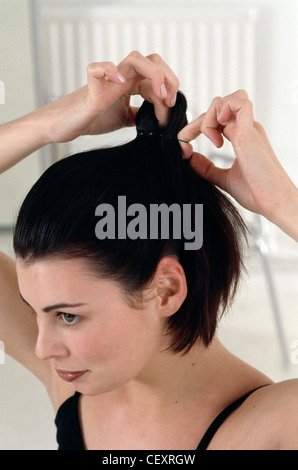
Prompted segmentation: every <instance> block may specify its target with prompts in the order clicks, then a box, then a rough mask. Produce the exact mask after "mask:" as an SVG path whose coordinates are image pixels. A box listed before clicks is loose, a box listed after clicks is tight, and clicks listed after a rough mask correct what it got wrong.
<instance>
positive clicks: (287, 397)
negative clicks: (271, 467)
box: [247, 379, 298, 450]
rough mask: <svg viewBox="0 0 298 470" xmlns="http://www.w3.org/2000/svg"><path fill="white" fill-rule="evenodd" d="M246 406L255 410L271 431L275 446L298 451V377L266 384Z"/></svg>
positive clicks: (265, 426) (252, 396) (253, 395)
mask: <svg viewBox="0 0 298 470" xmlns="http://www.w3.org/2000/svg"><path fill="white" fill-rule="evenodd" d="M247 407H250V409H251V410H252V409H253V410H254V411H255V412H256V415H258V416H259V417H260V418H261V420H262V421H263V427H264V429H265V428H266V429H267V430H269V431H270V439H271V442H272V443H273V448H275V449H281V450H287V449H288V450H290V449H291V450H298V379H290V380H285V381H282V382H277V383H273V384H270V385H268V386H267V387H263V388H261V389H259V390H258V391H257V393H254V394H252V395H251V397H249V399H248V400H247Z"/></svg>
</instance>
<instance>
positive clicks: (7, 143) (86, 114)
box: [0, 52, 179, 173]
mask: <svg viewBox="0 0 298 470" xmlns="http://www.w3.org/2000/svg"><path fill="white" fill-rule="evenodd" d="M178 87H179V80H178V79H177V77H176V76H175V75H174V73H173V72H172V70H171V69H170V68H169V67H168V66H167V64H166V63H165V62H164V61H163V60H162V58H161V57H160V56H159V55H157V54H152V55H150V56H148V57H144V56H142V55H141V54H140V53H139V52H132V53H131V54H129V55H128V56H127V57H126V58H125V59H124V60H123V61H122V62H121V63H120V64H119V65H118V66H116V65H115V64H113V63H111V62H97V63H93V64H90V65H89V67H88V70H87V85H86V86H84V87H82V88H80V89H79V90H76V91H75V92H73V93H70V94H69V95H67V96H65V97H63V98H61V99H60V100H58V101H56V102H54V103H49V104H47V105H45V106H42V107H40V108H38V109H37V110H35V111H33V112H32V113H30V114H27V115H26V116H23V117H20V118H19V119H16V120H14V121H11V122H8V123H5V124H3V125H1V126H0V173H2V172H4V171H5V170H7V169H8V168H10V167H12V166H13V165H15V164H16V163H18V162H19V161H20V160H22V159H23V158H25V157H26V156H28V155H29V154H31V153H33V152H34V151H36V150H38V149H39V148H41V147H43V146H44V145H47V144H49V143H52V142H58V143H59V142H69V141H71V140H73V139H75V138H77V137H79V136H81V135H87V134H89V135H94V134H103V133H107V132H111V131H114V130H116V129H120V128H122V127H127V126H132V125H134V122H135V115H136V111H137V110H136V108H133V107H131V106H130V96H131V95H136V94H140V95H141V96H143V97H144V98H145V99H146V100H148V101H151V102H152V103H153V104H154V107H155V112H156V116H157V118H158V119H159V121H160V123H161V125H163V124H165V123H166V121H167V119H168V115H169V112H170V107H171V106H173V104H174V103H175V97H176V93H177V91H178Z"/></svg>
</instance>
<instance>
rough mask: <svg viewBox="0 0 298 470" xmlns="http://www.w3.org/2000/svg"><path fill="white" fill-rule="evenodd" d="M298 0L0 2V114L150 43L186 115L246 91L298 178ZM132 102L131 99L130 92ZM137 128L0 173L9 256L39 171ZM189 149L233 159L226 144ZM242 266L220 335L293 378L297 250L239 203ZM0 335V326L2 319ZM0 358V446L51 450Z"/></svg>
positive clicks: (18, 375) (1, 221)
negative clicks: (246, 242) (244, 242)
mask: <svg viewBox="0 0 298 470" xmlns="http://www.w3.org/2000/svg"><path fill="white" fill-rule="evenodd" d="M297 22H298V3H297V1H296V0H284V1H283V2H280V1H278V0H238V1H237V0H234V1H229V0H216V1H215V0H208V1H207V0H205V1H203V0H194V1H190V0H177V1H174V0H159V1H158V2H157V1H154V0H150V1H147V0H134V1H127V0H118V1H116V0H112V1H104V0H94V1H88V0H84V1H83V0H81V1H79V0H78V1H75V0H59V1H58V0H32V1H30V0H0V123H4V122H7V121H10V120H12V119H15V118H17V117H19V116H21V115H23V114H26V113H28V112H30V111H32V110H33V109H35V108H36V107H37V106H40V105H42V104H45V103H47V102H49V101H51V100H55V99H57V98H59V97H61V96H63V95H65V94H67V93H69V92H71V91H73V90H75V89H76V88H78V87H80V86H82V85H84V84H85V83H86V67H87V65H88V64H89V63H90V62H93V61H106V60H108V61H113V62H115V63H118V62H120V61H121V60H122V59H123V58H124V57H125V56H126V55H127V54H128V53H129V52H130V51H132V50H139V51H140V52H141V53H142V54H145V55H147V54H150V53H152V52H157V53H159V54H160V55H161V56H162V57H163V58H164V59H165V61H166V62H167V63H168V64H169V65H170V66H171V67H172V68H173V70H174V71H175V73H176V74H177V75H178V77H179V79H180V82H181V90H182V91H183V92H184V93H185V95H186V97H187V99H188V103H189V119H192V118H193V119H194V118H196V117H197V116H198V115H199V114H200V113H202V112H205V111H206V110H207V109H208V107H209V105H210V103H211V101H212V99H213V98H214V97H215V96H223V95H226V94H229V93H232V92H234V91H236V90H237V89H240V88H242V89H245V90H247V92H248V93H249V96H250V98H251V99H252V101H253V103H254V111H255V118H256V120H257V121H259V122H261V124H262V125H263V126H264V127H265V130H266V132H267V134H268V136H269V139H270V142H271V144H272V146H273V148H274V150H275V152H276V154H277V155H278V157H279V159H280V161H281V163H282V165H283V166H284V168H285V169H286V171H287V172H288V174H289V175H290V177H291V178H292V180H293V181H294V183H295V184H296V185H297V184H298V132H297V125H298V30H297ZM136 104H138V100H136ZM133 134H134V130H132V129H130V130H126V131H119V132H116V133H113V134H110V135H106V136H100V137H96V138H94V137H92V138H91V137H84V138H80V139H77V140H76V141H74V142H72V143H71V144H67V145H58V146H57V145H53V146H48V147H46V148H45V149H42V150H41V151H39V152H36V153H35V154H33V155H31V156H30V157H28V158H27V159H26V160H25V161H23V162H21V163H20V164H18V165H17V166H16V167H14V168H12V169H10V170H9V171H7V172H6V173H5V174H3V175H1V176H0V249H1V250H2V251H5V252H6V253H8V254H9V255H11V256H13V252H12V246H11V240H12V235H11V234H12V227H13V223H14V220H15V217H16V214H17V211H18V208H19V205H20V203H21V201H22V199H23V197H24V196H25V194H26V192H27V191H28V189H29V188H30V187H31V186H32V184H33V183H34V182H35V181H36V179H37V178H38V177H39V175H40V174H41V173H42V172H43V171H44V169H45V168H46V167H47V166H48V165H50V164H51V163H52V162H54V161H55V160H57V159H58V158H60V157H61V156H65V155H67V154H69V153H72V152H75V151H77V150H81V149H82V148H91V147H94V146H100V145H101V144H102V143H104V144H105V145H106V144H111V143H113V144H115V143H116V144H118V143H121V142H123V141H126V140H128V139H130V138H131V137H132V136H133ZM195 145H196V149H197V150H198V151H200V152H201V153H204V154H205V155H207V156H209V158H211V159H213V160H214V161H216V162H217V163H218V164H220V165H230V164H231V161H232V160H233V158H234V156H233V151H232V148H231V146H230V145H229V143H225V145H224V147H223V148H222V149H220V150H218V149H215V148H213V147H212V145H211V144H210V143H209V142H208V141H207V139H205V138H204V137H200V139H198V141H197V142H196V144H195ZM243 215H244V217H245V219H246V220H247V223H248V225H249V227H250V229H251V245H250V247H249V248H248V249H247V253H246V256H245V261H246V265H247V273H245V274H244V276H243V282H242V285H241V288H240V291H239V294H238V297H237V298H236V301H235V303H234V304H233V306H232V307H231V311H230V312H229V313H228V314H227V315H226V316H225V318H224V319H223V320H222V322H221V323H220V326H219V330H218V334H219V337H220V338H221V339H222V341H223V343H224V344H225V345H226V346H227V347H228V348H229V349H230V350H232V351H233V352H234V353H235V354H236V355H238V356H240V357H241V358H243V360H245V361H247V362H249V363H250V364H251V365H253V366H255V367H256V368H258V369H260V370H262V371H263V372H264V373H265V374H267V375H269V376H270V377H271V378H272V379H273V380H276V381H278V380H284V379H287V378H292V377H298V321H297V318H298V307H297V294H296V291H297V287H298V282H297V281H298V250H297V243H295V242H294V241H293V240H291V239H290V238H289V237H287V236H286V235H285V234H283V233H282V232H281V231H280V230H279V229H278V228H277V227H274V226H272V224H270V223H269V222H267V221H265V220H263V219H262V218H260V217H258V216H254V215H252V214H250V213H247V211H243ZM0 339H1V325H0ZM2 362H4V364H0V449H55V448H56V443H55V428H54V422H53V420H54V414H53V410H52V408H51V405H50V403H49V401H48V398H47V395H46V392H45V391H44V389H43V387H42V386H41V384H40V383H39V382H38V381H37V380H36V379H35V378H34V377H32V376H31V375H30V374H29V373H28V372H27V371H26V370H25V369H23V368H22V367H21V366H19V365H18V364H17V363H16V362H15V361H13V360H12V359H10V358H8V357H7V356H6V357H5V361H2Z"/></svg>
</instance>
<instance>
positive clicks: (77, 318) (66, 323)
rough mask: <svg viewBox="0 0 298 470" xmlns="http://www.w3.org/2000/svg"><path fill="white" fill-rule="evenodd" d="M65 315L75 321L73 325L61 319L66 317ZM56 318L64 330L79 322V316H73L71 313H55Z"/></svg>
mask: <svg viewBox="0 0 298 470" xmlns="http://www.w3.org/2000/svg"><path fill="white" fill-rule="evenodd" d="M66 315H69V316H70V317H73V318H74V319H75V322H74V323H68V322H67V321H66V320H65V319H64V318H63V317H64V316H66ZM57 317H58V318H60V319H61V320H62V322H63V326H65V327H66V328H69V327H71V326H74V325H76V324H77V323H78V321H79V320H80V317H79V315H73V314H72V313H65V312H58V313H57Z"/></svg>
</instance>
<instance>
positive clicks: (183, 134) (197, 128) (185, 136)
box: [178, 113, 206, 142]
mask: <svg viewBox="0 0 298 470" xmlns="http://www.w3.org/2000/svg"><path fill="white" fill-rule="evenodd" d="M205 115H206V113H203V114H201V115H200V116H199V117H198V118H197V119H195V120H194V121H192V122H191V123H189V124H187V125H186V126H185V127H184V128H183V129H182V130H181V131H180V132H179V134H178V139H181V140H184V141H186V142H191V141H192V140H194V139H196V138H197V137H198V136H199V135H200V134H201V133H202V132H201V126H202V123H203V121H204V119H205Z"/></svg>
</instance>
